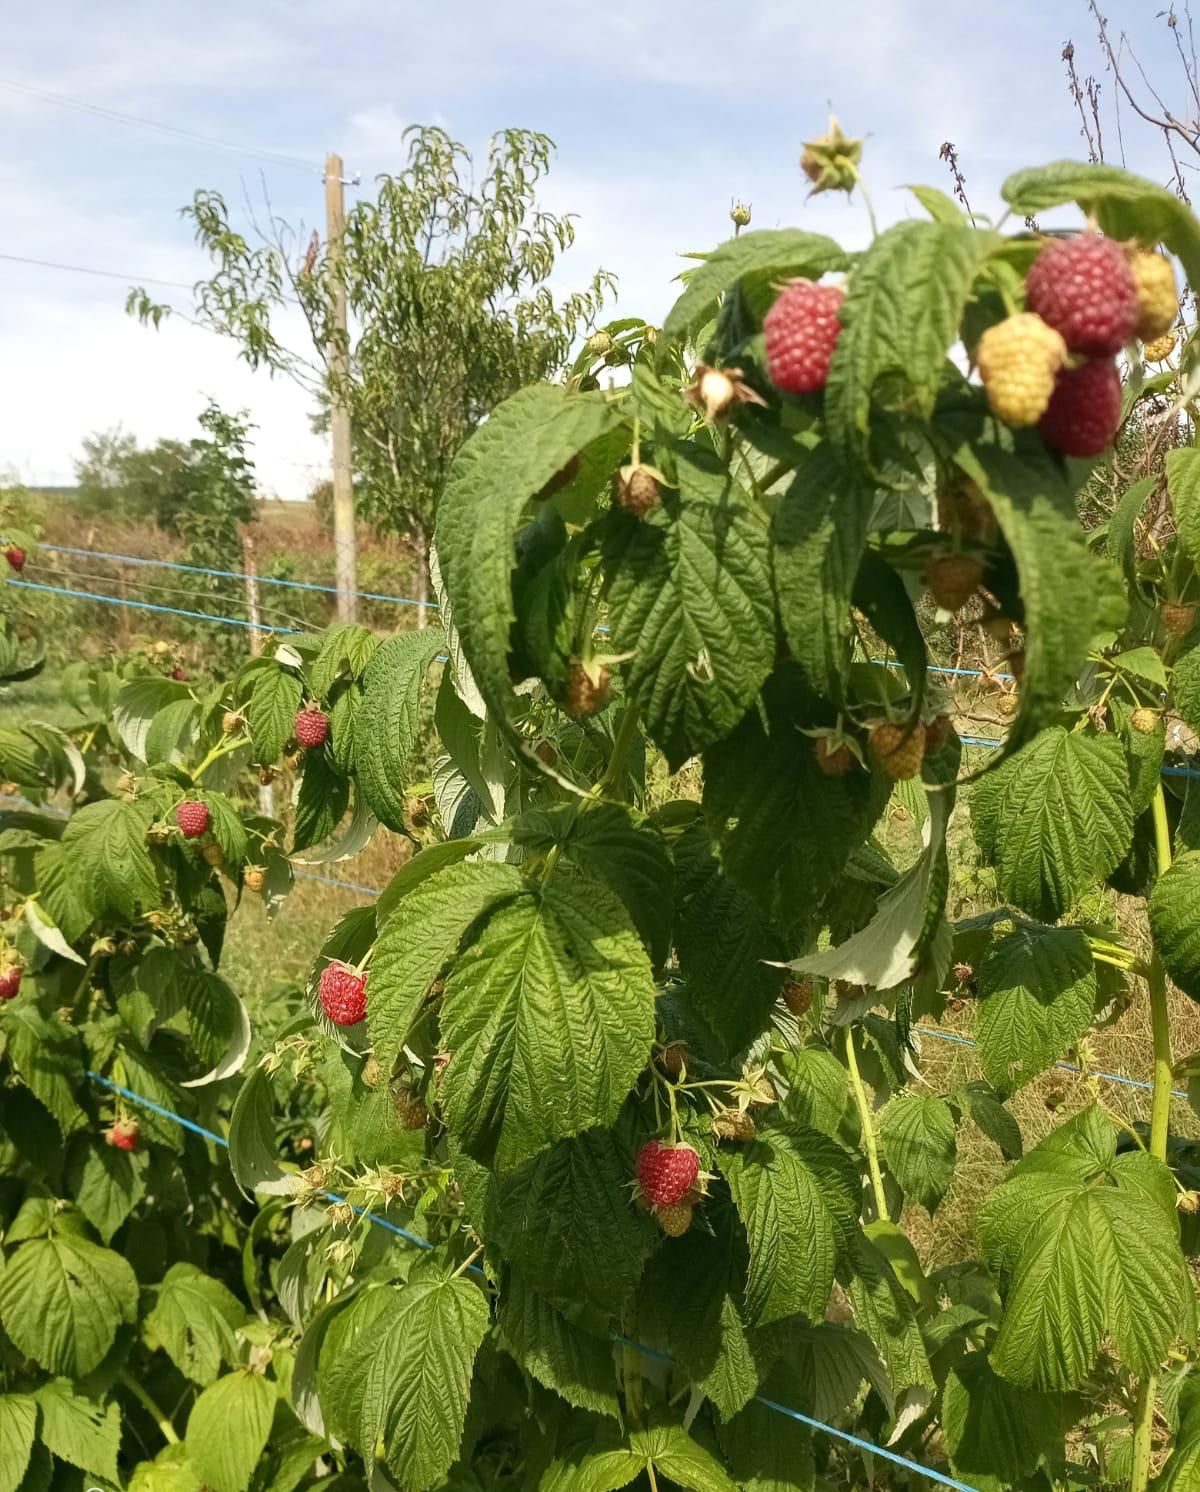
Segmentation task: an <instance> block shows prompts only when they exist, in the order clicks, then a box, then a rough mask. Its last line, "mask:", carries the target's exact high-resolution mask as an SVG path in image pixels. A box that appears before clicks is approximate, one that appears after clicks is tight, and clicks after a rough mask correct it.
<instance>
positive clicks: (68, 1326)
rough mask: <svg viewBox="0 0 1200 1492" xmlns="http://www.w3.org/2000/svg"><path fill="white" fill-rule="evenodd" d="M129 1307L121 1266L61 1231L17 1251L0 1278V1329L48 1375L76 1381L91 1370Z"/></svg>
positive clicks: (133, 1308) (133, 1283)
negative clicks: (55, 1374)
mask: <svg viewBox="0 0 1200 1492" xmlns="http://www.w3.org/2000/svg"><path fill="white" fill-rule="evenodd" d="M137 1306H138V1287H137V1280H136V1278H135V1276H134V1273H133V1270H132V1268H131V1267H130V1265H129V1263H128V1262H127V1261H126V1260H125V1259H123V1258H122V1257H121V1255H120V1254H118V1253H114V1252H113V1250H112V1249H106V1248H101V1247H100V1245H99V1244H97V1243H91V1242H89V1241H88V1239H86V1238H80V1237H76V1236H74V1235H73V1234H71V1233H67V1232H65V1231H64V1232H59V1233H56V1234H55V1235H54V1236H52V1237H50V1238H33V1239H30V1240H29V1242H27V1243H23V1244H21V1245H20V1246H19V1247H18V1248H16V1249H14V1250H12V1251H11V1252H10V1254H9V1256H8V1258H7V1259H6V1260H5V1264H4V1269H3V1271H2V1272H0V1323H3V1326H4V1330H5V1331H6V1332H7V1333H8V1336H9V1337H10V1338H11V1340H12V1341H13V1343H14V1344H15V1346H16V1347H17V1349H18V1350H19V1351H20V1352H22V1353H23V1354H24V1355H25V1356H26V1357H32V1358H33V1359H34V1361H35V1362H37V1363H38V1364H40V1366H42V1367H43V1368H45V1369H46V1371H47V1372H48V1373H61V1374H63V1375H65V1376H67V1377H71V1378H80V1377H83V1376H84V1375H85V1374H86V1373H90V1372H91V1371H92V1369H93V1368H95V1367H98V1366H99V1364H100V1363H101V1361H102V1360H103V1358H104V1356H105V1354H106V1353H107V1352H108V1350H109V1348H110V1347H111V1346H112V1344H113V1340H114V1338H115V1337H116V1334H117V1328H118V1327H119V1326H121V1325H122V1324H123V1323H125V1324H130V1323H132V1322H133V1321H134V1320H135V1319H136V1317H137Z"/></svg>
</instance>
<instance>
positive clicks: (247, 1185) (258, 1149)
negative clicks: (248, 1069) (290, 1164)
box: [229, 1067, 291, 1194]
mask: <svg viewBox="0 0 1200 1492" xmlns="http://www.w3.org/2000/svg"><path fill="white" fill-rule="evenodd" d="M229 1169H230V1170H231V1171H232V1172H233V1179H234V1180H235V1181H236V1182H237V1184H238V1185H239V1186H240V1187H241V1189H242V1190H243V1191H244V1192H246V1193H247V1194H249V1193H251V1192H255V1191H259V1190H264V1191H270V1192H279V1191H283V1190H290V1189H291V1180H290V1178H288V1177H287V1176H286V1173H285V1172H284V1169H283V1167H282V1166H281V1165H280V1164H279V1148H278V1146H277V1145H276V1143H275V1101H274V1096H273V1094H272V1091H271V1078H270V1075H269V1074H268V1073H267V1071H266V1069H265V1068H262V1067H256V1068H255V1069H254V1071H253V1072H252V1073H251V1074H250V1076H249V1077H248V1078H247V1079H246V1081H245V1082H244V1083H243V1084H242V1086H241V1088H240V1089H239V1091H238V1096H237V1098H236V1099H235V1100H234V1104H233V1113H232V1114H231V1115H230V1116H229Z"/></svg>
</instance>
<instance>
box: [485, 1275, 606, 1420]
mask: <svg viewBox="0 0 1200 1492" xmlns="http://www.w3.org/2000/svg"><path fill="white" fill-rule="evenodd" d="M496 1331H497V1335H498V1337H499V1341H500V1345H501V1346H502V1347H503V1348H504V1349H505V1351H507V1352H510V1353H511V1354H512V1356H513V1357H514V1358H515V1359H516V1360H517V1362H519V1363H520V1364H521V1366H522V1367H523V1368H524V1369H525V1371H526V1372H527V1373H529V1374H530V1375H531V1376H532V1377H534V1378H536V1379H537V1381H538V1382H539V1383H541V1384H543V1385H544V1386H545V1387H546V1388H549V1389H553V1390H554V1392H555V1393H557V1394H560V1395H561V1396H562V1397H563V1398H564V1399H566V1401H567V1403H568V1404H574V1406H575V1407H576V1409H590V1410H591V1411H592V1412H593V1413H594V1414H606V1415H608V1416H609V1417H610V1418H611V1419H615V1420H617V1421H619V1420H620V1418H621V1407H620V1403H619V1401H618V1399H617V1393H616V1374H615V1372H614V1364H613V1344H612V1338H611V1337H610V1336H609V1334H608V1332H607V1331H604V1332H601V1333H596V1332H589V1331H587V1330H585V1329H584V1328H583V1327H582V1326H579V1325H576V1324H575V1323H574V1322H572V1321H570V1320H569V1319H568V1318H567V1317H566V1316H565V1315H564V1314H563V1313H562V1312H561V1311H560V1310H558V1309H557V1308H556V1307H555V1306H553V1305H552V1304H551V1303H550V1302H549V1301H548V1300H546V1298H545V1297H544V1296H542V1295H539V1294H538V1292H537V1291H536V1290H534V1289H533V1288H532V1286H531V1285H530V1284H529V1283H528V1282H527V1281H526V1280H525V1279H524V1278H523V1277H522V1276H521V1275H520V1274H515V1273H514V1274H512V1275H510V1277H509V1280H508V1284H507V1286H506V1288H505V1289H504V1290H503V1292H502V1293H501V1297H500V1309H499V1312H498V1314H497V1317H496Z"/></svg>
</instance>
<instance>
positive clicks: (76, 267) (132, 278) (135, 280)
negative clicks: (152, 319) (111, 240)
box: [0, 254, 196, 290]
mask: <svg viewBox="0 0 1200 1492" xmlns="http://www.w3.org/2000/svg"><path fill="white" fill-rule="evenodd" d="M0 259H7V260H8V261H9V263H10V264H36V265H37V267H38V268H39V269H65V270H70V271H71V273H72V274H77V275H102V276H103V277H104V279H106V280H124V281H125V282H126V283H127V284H130V285H134V284H137V285H170V286H171V288H172V289H174V290H194V289H195V288H196V287H195V286H194V285H185V284H184V283H183V281H182V280H159V279H156V278H155V277H154V276H153V275H122V274H118V273H117V271H116V270H115V269H89V268H88V266H87V265H85V264H59V263H57V262H56V261H55V260H53V259H30V258H27V257H26V256H25V255H24V254H0Z"/></svg>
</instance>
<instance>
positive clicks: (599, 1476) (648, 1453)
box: [538, 1417, 737, 1492]
mask: <svg viewBox="0 0 1200 1492" xmlns="http://www.w3.org/2000/svg"><path fill="white" fill-rule="evenodd" d="M651 1465H652V1466H653V1467H654V1468H655V1471H656V1473H657V1474H658V1475H659V1476H661V1477H663V1478H666V1479H668V1480H669V1482H670V1484H671V1485H672V1486H676V1487H686V1488H688V1489H690V1492H737V1487H736V1485H735V1484H734V1483H733V1482H732V1481H730V1479H729V1476H728V1474H727V1473H726V1471H725V1470H724V1468H723V1467H722V1466H721V1464H720V1462H719V1461H717V1460H716V1458H715V1457H714V1456H712V1455H711V1454H710V1453H709V1452H708V1451H706V1450H705V1449H704V1448H703V1447H702V1446H699V1445H697V1444H696V1442H695V1441H694V1440H692V1439H691V1438H690V1437H689V1436H688V1434H687V1433H686V1431H685V1430H684V1429H683V1428H682V1427H681V1426H680V1425H677V1424H673V1423H671V1421H670V1420H669V1419H667V1418H665V1417H660V1418H658V1419H657V1420H652V1421H651V1423H650V1424H649V1426H647V1428H646V1429H644V1430H632V1431H630V1432H629V1434H628V1436H622V1435H621V1434H620V1433H619V1432H618V1431H617V1430H615V1429H611V1428H609V1427H608V1426H605V1427H604V1428H603V1429H601V1430H600V1431H598V1432H597V1434H596V1437H595V1439H594V1440H592V1441H591V1442H589V1443H588V1444H586V1445H584V1446H582V1447H580V1448H579V1449H578V1450H576V1451H575V1452H574V1454H572V1455H570V1456H567V1457H564V1458H563V1459H560V1460H557V1461H554V1462H553V1463H552V1464H551V1465H550V1467H549V1469H548V1470H547V1472H546V1474H545V1476H543V1478H542V1480H541V1483H540V1485H539V1488H538V1492H617V1489H618V1488H621V1487H627V1486H629V1484H630V1482H633V1481H635V1480H636V1479H637V1478H638V1477H639V1476H640V1475H643V1474H644V1473H645V1471H646V1468H647V1466H651Z"/></svg>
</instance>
